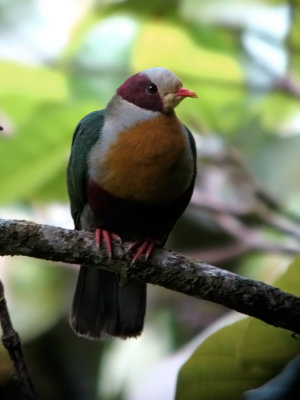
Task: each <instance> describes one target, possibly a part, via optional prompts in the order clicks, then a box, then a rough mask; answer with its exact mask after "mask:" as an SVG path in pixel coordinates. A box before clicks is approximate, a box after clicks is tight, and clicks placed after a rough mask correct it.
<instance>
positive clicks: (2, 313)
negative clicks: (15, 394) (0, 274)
mask: <svg viewBox="0 0 300 400" xmlns="http://www.w3.org/2000/svg"><path fill="white" fill-rule="evenodd" d="M0 326H1V328H2V338H1V339H2V343H3V346H4V347H5V348H6V350H7V351H8V354H9V356H10V359H11V360H12V362H13V364H14V367H15V369H16V373H17V377H18V379H19V382H20V387H21V390H22V398H23V399H24V400H37V396H36V393H35V390H34V387H33V384H32V381H31V378H30V376H29V373H28V370H27V366H26V363H25V358H24V354H23V350H22V347H21V341H20V337H19V335H18V333H17V332H16V331H15V330H14V328H13V326H12V323H11V320H10V316H9V312H8V309H7V305H6V300H5V297H4V288H3V285H2V282H1V281H0Z"/></svg>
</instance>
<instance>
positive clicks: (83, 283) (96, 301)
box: [71, 266, 146, 339]
mask: <svg viewBox="0 0 300 400" xmlns="http://www.w3.org/2000/svg"><path fill="white" fill-rule="evenodd" d="M145 308H146V285H145V284H144V283H141V282H139V281H137V280H129V281H128V282H127V284H126V285H125V286H124V287H120V285H119V279H118V276H117V275H116V274H115V273H113V272H108V271H104V270H100V269H96V268H91V267H87V266H81V268H80V272H79V276H78V282H77V286H76V290H75V295H74V300H73V307H72V313H71V326H72V327H73V329H74V330H75V332H76V333H77V334H79V335H81V336H86V337H88V338H90V339H102V338H106V337H108V336H119V337H122V338H128V337H135V336H137V335H139V334H140V333H141V331H142V329H143V324H144V315H145Z"/></svg>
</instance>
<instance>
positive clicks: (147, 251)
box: [129, 239, 155, 265]
mask: <svg viewBox="0 0 300 400" xmlns="http://www.w3.org/2000/svg"><path fill="white" fill-rule="evenodd" d="M154 247H155V241H154V240H153V239H146V240H144V241H141V240H136V241H135V242H133V243H131V245H130V246H129V250H134V249H136V248H137V252H136V253H135V255H134V257H133V258H132V261H131V265H133V264H134V263H136V261H137V260H138V259H139V258H140V256H141V255H142V254H144V255H145V260H146V261H148V259H149V257H150V256H151V254H152V252H153V249H154Z"/></svg>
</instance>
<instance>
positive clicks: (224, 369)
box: [176, 257, 300, 400]
mask: <svg viewBox="0 0 300 400" xmlns="http://www.w3.org/2000/svg"><path fill="white" fill-rule="evenodd" d="M299 268H300V257H299V258H297V259H296V260H295V261H294V263H293V264H292V265H291V266H290V268H289V269H288V271H287V272H286V274H284V276H283V277H282V278H280V279H279V280H278V282H277V283H276V286H280V287H281V288H282V289H284V290H286V291H289V292H291V293H294V294H296V295H299V294H300V277H299ZM299 352H300V343H299V340H296V339H295V338H294V337H293V336H292V334H291V332H289V331H287V330H284V329H279V328H274V327H273V326H270V325H268V324H265V323H264V322H262V321H260V320H257V319H255V318H246V319H243V320H241V321H239V322H236V323H235V324H232V325H230V326H226V327H224V328H222V329H220V330H219V331H218V332H216V333H215V334H213V335H212V336H210V337H209V338H208V339H207V340H206V341H205V342H204V343H203V344H201V345H200V346H199V347H198V349H197V350H196V351H195V352H194V354H193V355H192V356H191V358H190V359H189V360H188V361H187V362H186V363H185V364H184V365H183V366H182V368H181V370H180V373H179V377H178V384H177V395H176V400H186V399H189V400H196V399H197V400H198V399H202V398H203V399H207V400H209V399H212V400H219V399H220V400H221V399H231V400H238V399H240V398H241V395H242V394H243V393H244V392H245V391H246V390H249V389H252V388H255V387H257V386H259V385H262V384H263V383H264V382H266V381H268V380H270V379H271V378H273V377H274V376H275V375H276V374H278V373H279V371H280V370H281V369H282V368H283V367H284V366H285V365H286V364H287V362H289V361H290V360H291V359H292V358H293V357H294V356H295V355H297V354H299Z"/></svg>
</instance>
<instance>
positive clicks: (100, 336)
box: [69, 316, 143, 341]
mask: <svg viewBox="0 0 300 400" xmlns="http://www.w3.org/2000/svg"><path fill="white" fill-rule="evenodd" d="M69 322H70V325H71V328H72V330H73V332H74V333H75V334H76V335H77V336H78V337H80V338H84V339H88V340H92V341H102V340H112V339H114V338H118V339H122V340H126V339H138V337H139V336H140V335H141V334H142V331H143V329H141V330H140V331H138V332H135V333H133V334H131V333H130V334H126V335H122V334H121V333H117V334H116V333H115V334H110V333H108V332H106V331H102V330H101V331H98V332H96V333H95V332H90V331H88V330H82V329H81V328H79V327H78V326H77V324H76V318H74V317H73V316H71V317H70V321H69Z"/></svg>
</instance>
